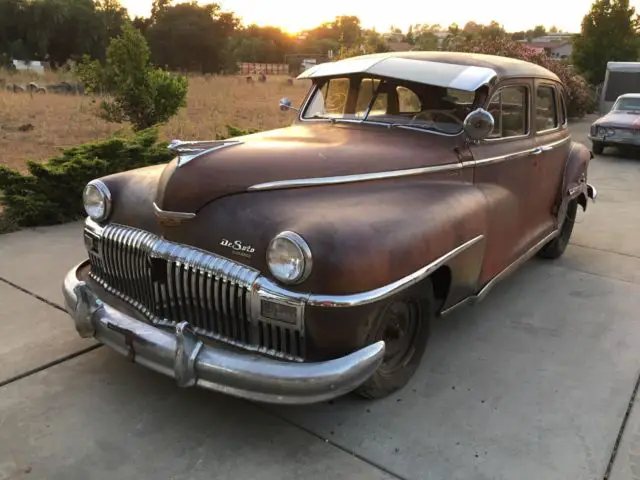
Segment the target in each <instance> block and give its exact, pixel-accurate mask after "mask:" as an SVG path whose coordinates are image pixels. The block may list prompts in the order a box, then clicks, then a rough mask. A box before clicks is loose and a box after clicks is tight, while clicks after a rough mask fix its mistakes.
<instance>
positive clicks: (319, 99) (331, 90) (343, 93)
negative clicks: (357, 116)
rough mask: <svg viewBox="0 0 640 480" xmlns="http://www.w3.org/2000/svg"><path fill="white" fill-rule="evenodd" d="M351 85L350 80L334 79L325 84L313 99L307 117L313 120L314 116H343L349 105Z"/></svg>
mask: <svg viewBox="0 0 640 480" xmlns="http://www.w3.org/2000/svg"><path fill="white" fill-rule="evenodd" d="M349 85H350V82H349V79H348V78H332V79H331V80H329V81H328V82H325V83H324V85H322V88H320V90H319V91H318V92H317V93H316V95H315V97H314V98H313V99H312V102H311V104H310V105H309V108H308V109H307V111H306V113H305V117H306V118H313V116H314V115H318V116H331V115H336V116H342V115H343V114H344V110H345V108H346V105H347V95H348V94H349Z"/></svg>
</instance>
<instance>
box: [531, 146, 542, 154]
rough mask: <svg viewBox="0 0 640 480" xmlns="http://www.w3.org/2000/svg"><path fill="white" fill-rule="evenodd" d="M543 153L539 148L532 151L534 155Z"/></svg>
mask: <svg viewBox="0 0 640 480" xmlns="http://www.w3.org/2000/svg"><path fill="white" fill-rule="evenodd" d="M541 153H542V147H537V148H534V149H533V150H531V154H532V155H540V154H541Z"/></svg>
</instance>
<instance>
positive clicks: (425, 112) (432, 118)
mask: <svg viewBox="0 0 640 480" xmlns="http://www.w3.org/2000/svg"><path fill="white" fill-rule="evenodd" d="M426 115H428V117H429V118H421V117H423V116H426ZM439 115H443V116H445V117H448V118H450V119H451V120H453V123H455V124H458V125H463V123H464V122H463V121H462V120H460V119H459V118H458V117H456V116H455V115H454V114H453V113H450V112H448V111H446V110H437V111H435V112H433V111H432V110H423V111H422V112H418V113H416V114H415V115H414V116H413V117H411V120H419V119H422V120H425V121H427V122H429V121H430V122H431V123H432V124H433V123H436V117H437V116H439Z"/></svg>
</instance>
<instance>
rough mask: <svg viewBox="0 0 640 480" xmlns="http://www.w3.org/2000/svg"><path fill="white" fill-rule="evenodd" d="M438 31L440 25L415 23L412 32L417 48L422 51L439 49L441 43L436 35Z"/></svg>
mask: <svg viewBox="0 0 640 480" xmlns="http://www.w3.org/2000/svg"><path fill="white" fill-rule="evenodd" d="M438 31H440V25H422V24H417V25H414V26H413V30H412V32H413V44H414V45H415V49H416V50H422V51H430V50H438V47H439V43H440V42H439V40H438V36H437V35H436V32H438Z"/></svg>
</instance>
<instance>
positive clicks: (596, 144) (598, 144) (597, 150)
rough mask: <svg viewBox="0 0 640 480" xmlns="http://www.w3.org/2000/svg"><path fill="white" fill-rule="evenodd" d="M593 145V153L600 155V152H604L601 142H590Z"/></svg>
mask: <svg viewBox="0 0 640 480" xmlns="http://www.w3.org/2000/svg"><path fill="white" fill-rule="evenodd" d="M591 143H592V145H593V148H592V150H593V153H595V154H596V155H601V154H602V152H604V144H603V143H602V142H596V141H594V142H591Z"/></svg>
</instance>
